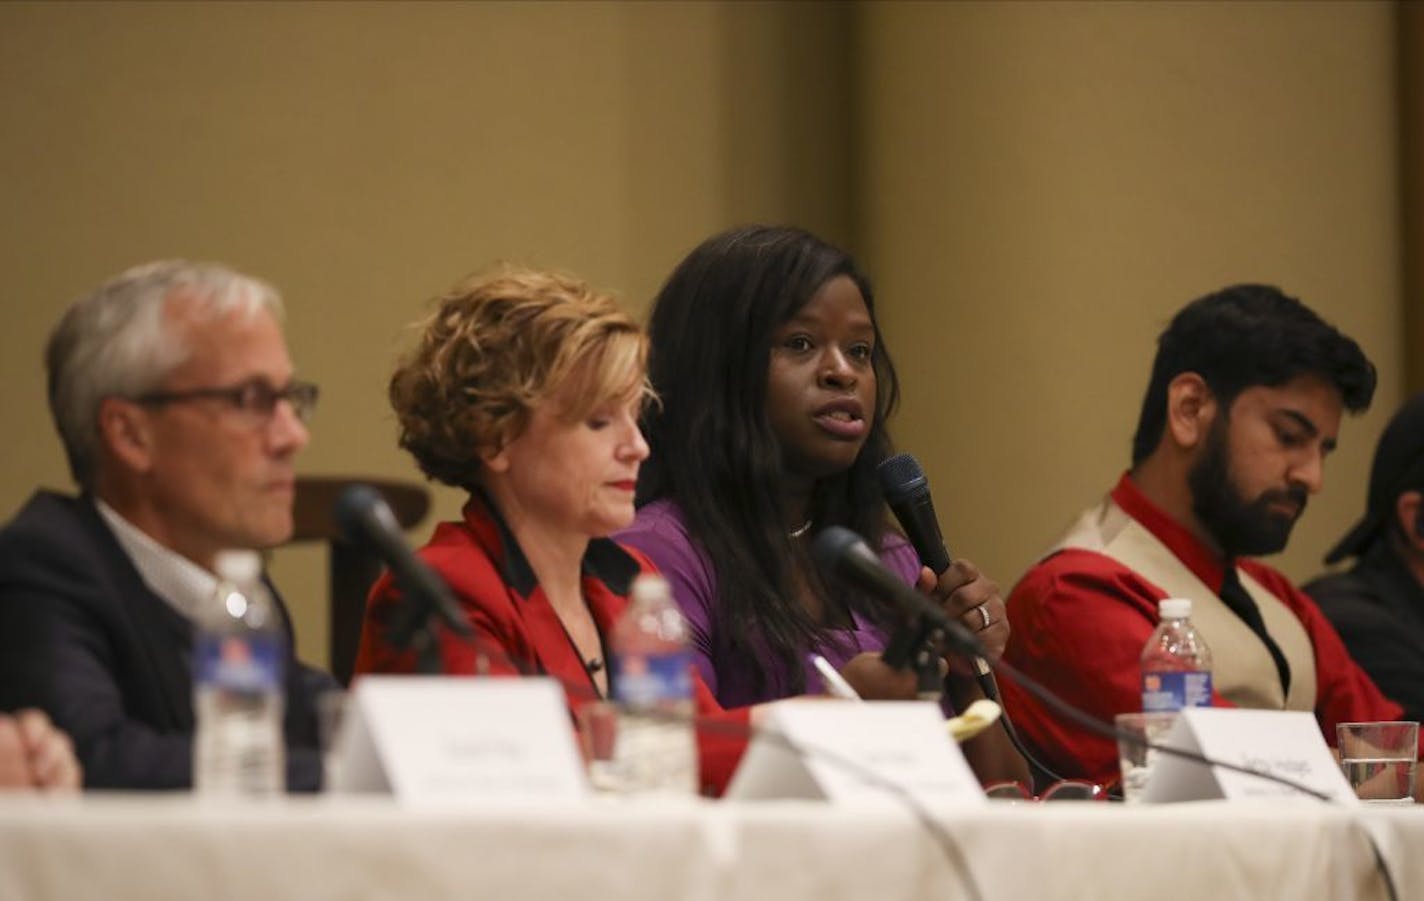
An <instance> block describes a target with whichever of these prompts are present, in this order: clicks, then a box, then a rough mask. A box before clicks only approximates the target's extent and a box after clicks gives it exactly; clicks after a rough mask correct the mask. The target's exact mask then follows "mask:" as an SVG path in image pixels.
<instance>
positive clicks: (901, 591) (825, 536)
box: [812, 526, 1398, 899]
mask: <svg viewBox="0 0 1424 901" xmlns="http://www.w3.org/2000/svg"><path fill="white" fill-rule="evenodd" d="M812 551H813V554H814V556H815V558H816V560H817V562H818V563H819V564H820V565H821V566H823V567H824V568H825V569H826V570H827V571H828V572H830V573H831V574H833V575H835V576H836V577H838V578H841V579H844V580H847V581H849V582H851V583H852V584H855V585H857V587H860V588H861V589H862V590H868V591H871V592H879V593H884V594H886V595H887V596H889V597H892V598H895V599H896V600H897V601H898V602H899V603H900V604H901V605H903V606H904V608H905V609H906V610H907V611H909V612H911V613H912V614H914V615H916V616H918V617H922V618H926V619H929V620H931V621H933V622H936V623H938V624H939V626H940V629H941V631H942V633H943V634H944V636H945V640H946V641H948V642H949V643H950V645H951V646H952V647H953V648H954V649H955V650H957V651H959V652H961V653H964V654H968V655H971V656H978V657H982V656H983V652H984V648H983V647H982V646H981V645H980V643H979V641H978V639H977V638H975V637H974V635H973V633H971V632H970V631H969V630H968V629H966V628H965V627H964V626H963V625H962V624H961V623H959V622H957V621H956V620H954V619H953V618H952V617H950V616H948V615H947V614H945V612H944V611H943V610H942V609H941V608H940V607H939V606H938V605H936V604H934V603H933V602H931V601H930V600H929V599H928V598H926V597H924V596H923V595H921V594H920V593H919V592H918V591H916V590H915V589H913V588H911V587H910V586H908V585H905V584H904V583H903V582H901V581H900V580H899V578H898V577H897V576H895V575H894V574H893V573H891V572H890V571H889V570H888V569H886V567H885V566H884V564H882V563H881V562H880V558H879V557H878V556H877V555H876V554H875V552H874V551H872V550H871V549H870V547H869V545H867V544H866V543H865V539H863V538H861V537H860V536H859V535H857V534H856V533H854V532H852V531H851V530H849V529H845V528H841V527H839V526H831V527H828V528H826V529H825V530H823V531H822V532H821V533H820V534H819V535H817V536H816V539H815V541H814V542H813V544H812ZM993 667H994V669H995V670H998V671H1001V672H1003V673H1004V674H1005V675H1007V676H1008V677H1009V678H1010V679H1012V680H1014V681H1015V682H1016V683H1017V684H1018V685H1020V686H1021V687H1022V688H1024V689H1025V690H1027V691H1028V692H1029V693H1030V694H1032V695H1034V696H1035V697H1037V698H1039V699H1040V700H1041V701H1043V703H1045V704H1046V705H1048V706H1049V707H1050V708H1051V709H1053V710H1054V711H1056V712H1058V713H1059V714H1061V715H1062V716H1064V717H1066V718H1067V719H1068V720H1069V721H1071V722H1073V723H1076V724H1077V725H1079V726H1082V727H1083V728H1086V729H1088V730H1089V731H1091V732H1095V733H1097V734H1099V735H1102V736H1106V737H1109V738H1114V739H1118V740H1123V741H1126V742H1127V743H1129V744H1132V745H1136V746H1139V747H1143V748H1147V749H1149V750H1155V751H1157V752H1158V753H1161V754H1165V755H1167V756H1171V757H1178V758H1181V759H1184V760H1190V761H1193V762H1195V763H1199V764H1202V765H1204V766H1207V767H1219V768H1221V769H1225V770H1230V771H1232V772H1237V773H1243V774H1245V775H1248V776H1253V777H1255V778H1257V779H1263V780H1265V781H1267V782H1274V783H1277V784H1279V785H1283V786H1286V787H1287V788H1290V789H1292V790H1293V791H1296V792H1299V793H1301V794H1304V795H1307V796H1309V797H1312V798H1315V799H1316V800H1319V801H1323V802H1325V803H1327V804H1334V803H1335V802H1334V799H1333V798H1331V797H1330V796H1329V795H1327V794H1325V793H1324V792H1321V791H1319V790H1317V789H1314V788H1311V787H1310V786H1307V785H1304V784H1302V783H1300V782H1297V781H1296V780H1294V779H1289V778H1287V777H1284V776H1278V775H1276V774H1275V773H1270V772H1265V771H1262V770H1258V769H1254V768H1252V767H1247V766H1242V765H1240V764H1236V763H1231V762H1228V761H1225V760H1215V759H1213V758H1210V757H1207V756H1206V755H1204V754H1198V753H1196V752H1194V751H1186V750H1183V749H1179V748H1174V747H1171V746H1170V745H1162V744H1158V743H1156V742H1151V741H1148V740H1147V739H1145V738H1143V737H1142V736H1140V735H1135V734H1133V733H1131V732H1127V731H1126V730H1122V729H1118V728H1117V727H1116V726H1114V725H1112V724H1111V723H1107V722H1104V721H1102V720H1099V719H1098V718H1097V717H1095V716H1092V715H1091V714H1089V713H1087V712H1085V711H1082V710H1079V709H1078V708H1077V707H1074V706H1073V705H1071V704H1069V703H1068V702H1066V701H1064V700H1063V699H1062V698H1060V697H1058V696H1057V695H1056V694H1054V693H1053V692H1052V691H1051V690H1049V689H1048V687H1047V686H1045V685H1043V684H1041V683H1040V682H1038V681H1037V680H1035V679H1033V678H1031V677H1029V676H1028V675H1027V674H1025V673H1023V672H1021V671H1019V670H1018V669H1017V668H1015V667H1013V666H1012V665H1010V664H1008V663H1005V662H1004V660H1003V659H1002V658H1000V659H999V660H996V661H994V663H993ZM1362 828H1363V827H1362ZM1363 831H1364V833H1365V837H1366V840H1367V841H1368V842H1369V845H1370V849H1371V851H1372V853H1373V855H1374V859H1375V865H1376V867H1377V869H1378V870H1379V872H1380V875H1381V877H1382V879H1383V881H1384V883H1385V888H1386V890H1387V891H1388V893H1389V896H1390V898H1391V899H1396V898H1397V897H1398V894H1397V892H1396V890H1395V885H1394V878H1393V876H1392V874H1391V873H1390V871H1389V867H1388V866H1387V865H1386V863H1385V860H1384V855H1383V854H1382V853H1381V851H1380V849H1379V847H1378V845H1377V844H1376V842H1375V839H1374V836H1373V835H1372V834H1370V832H1369V830H1368V829H1364V830H1363Z"/></svg>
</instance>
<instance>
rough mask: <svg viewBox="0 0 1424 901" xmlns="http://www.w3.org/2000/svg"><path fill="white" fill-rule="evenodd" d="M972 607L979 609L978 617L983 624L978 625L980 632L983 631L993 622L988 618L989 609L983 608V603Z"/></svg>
mask: <svg viewBox="0 0 1424 901" xmlns="http://www.w3.org/2000/svg"><path fill="white" fill-rule="evenodd" d="M974 609H975V610H978V611H979V619H980V620H982V621H983V623H984V625H982V626H980V627H979V631H980V632H983V631H984V630H985V629H987V628H989V627H990V626H992V625H993V624H994V621H993V620H992V619H990V618H989V611H988V610H986V609H984V605H983V604H980V605H979V606H978V607H975V608H974Z"/></svg>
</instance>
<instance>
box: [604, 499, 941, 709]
mask: <svg viewBox="0 0 1424 901" xmlns="http://www.w3.org/2000/svg"><path fill="white" fill-rule="evenodd" d="M613 537H614V538H615V539H617V540H618V541H619V542H621V543H623V544H626V545H628V546H630V547H633V548H637V549H638V550H640V551H642V552H643V553H644V554H646V555H647V556H648V558H649V559H651V560H652V561H653V564H654V565H655V566H657V568H658V569H659V571H661V572H662V574H663V575H664V576H665V577H666V578H667V580H668V584H669V585H671V586H672V593H673V597H674V598H676V599H677V603H678V606H680V607H681V608H682V613H683V616H685V617H686V618H687V623H688V626H689V627H690V629H691V632H692V644H693V653H694V656H695V657H696V663H697V669H698V672H699V673H701V675H702V680H703V681H704V682H706V683H707V687H708V688H710V689H711V690H712V693H713V694H714V695H716V697H717V701H718V703H720V704H721V705H722V706H723V707H726V708H732V707H742V706H745V705H748V704H759V703H762V702H764V701H774V700H776V699H778V698H785V697H790V696H791V695H793V694H795V693H796V691H795V689H794V688H793V687H792V686H793V684H794V683H793V680H792V674H791V673H790V672H789V671H788V670H787V667H786V664H785V662H784V661H782V660H781V659H780V658H778V657H773V656H772V655H770V654H767V655H765V656H764V657H763V658H762V659H761V661H760V664H761V670H762V677H763V680H764V681H763V684H762V685H760V686H758V684H757V674H756V673H754V672H750V671H749V670H748V668H747V667H746V666H745V664H744V662H739V661H738V660H735V659H731V657H730V655H728V654H727V652H726V650H725V648H719V646H718V643H717V642H715V641H714V640H713V635H712V628H713V625H712V624H713V616H712V608H713V605H714V604H716V603H717V581H716V579H717V576H716V572H715V571H714V570H713V568H712V562H711V561H710V560H709V559H708V557H707V554H706V552H705V551H703V549H702V547H701V546H700V545H698V544H696V543H695V542H694V541H693V538H692V536H691V535H689V534H688V532H687V525H686V523H685V522H684V521H683V518H682V511H681V510H679V509H678V508H677V505H676V504H674V503H672V502H671V501H666V500H660V501H654V502H653V503H651V504H648V505H647V506H645V507H643V508H642V509H641V510H639V511H638V517H637V519H635V520H634V521H633V524H632V525H631V526H629V527H628V528H626V529H624V530H623V531H621V532H619V533H618V534H616V535H614V536H613ZM880 559H881V562H883V563H884V564H885V565H886V566H887V567H889V568H890V570H891V571H892V572H894V573H896V574H898V575H899V576H900V577H901V578H903V579H904V580H905V582H906V583H907V584H910V585H913V584H915V580H916V579H917V578H919V574H920V560H919V557H918V556H916V554H915V550H914V548H912V547H910V545H909V543H908V542H907V541H905V539H904V538H903V537H901V536H900V535H897V534H895V533H893V532H887V533H886V535H885V540H884V546H883V548H882V550H881V552H880ZM851 616H852V617H853V620H854V623H853V625H854V628H852V629H838V630H833V631H831V632H829V633H828V635H827V637H826V638H825V640H824V641H823V643H822V645H821V646H820V647H819V648H817V650H818V651H819V652H820V654H821V656H823V657H825V658H826V660H827V661H829V662H830V664H831V666H834V667H835V668H836V669H841V668H842V667H844V666H845V665H846V663H847V662H849V661H850V659H851V658H852V657H854V656H855V655H856V654H859V653H862V652H864V651H880V650H882V649H884V647H885V643H886V641H887V640H888V639H887V637H886V635H885V632H884V630H883V629H881V628H879V627H878V626H876V625H874V624H873V623H870V622H868V621H867V620H865V619H864V618H863V617H862V616H860V615H859V614H858V613H855V612H852V614H851ZM802 668H803V672H804V674H805V678H804V681H805V685H806V691H808V692H813V693H814V692H816V691H818V690H819V689H820V688H821V677H820V675H819V674H818V673H817V672H816V670H815V667H813V666H812V665H811V664H810V662H809V661H802Z"/></svg>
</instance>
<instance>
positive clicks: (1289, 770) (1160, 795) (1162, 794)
mask: <svg viewBox="0 0 1424 901" xmlns="http://www.w3.org/2000/svg"><path fill="white" fill-rule="evenodd" d="M1165 743H1166V744H1169V745H1171V746H1173V747H1177V748H1182V749H1183V750H1187V751H1195V752H1197V753H1198V754H1202V755H1203V756H1206V757H1209V758H1211V759H1213V760H1220V761H1223V762H1225V763H1231V764H1235V765H1237V766H1242V767H1247V768H1249V769H1252V770H1256V771H1258V772H1264V773H1269V774H1271V775H1274V776H1280V777H1283V778H1286V779H1289V780H1291V781H1293V782H1298V783H1300V784H1301V785H1304V786H1307V787H1309V788H1312V789H1314V790H1316V791H1318V792H1322V793H1323V794H1326V795H1328V796H1329V797H1330V798H1331V799H1333V800H1335V801H1339V802H1341V803H1345V804H1356V803H1358V801H1357V799H1356V798H1355V793H1354V791H1353V790H1351V788H1350V783H1349V782H1348V781H1346V779H1345V776H1344V774H1343V773H1341V772H1340V765H1339V764H1338V763H1336V762H1335V757H1334V755H1333V754H1331V753H1330V748H1329V747H1328V746H1326V744H1325V739H1324V737H1323V736H1322V735H1321V734H1320V726H1319V724H1317V723H1316V721H1315V717H1314V716H1312V715H1311V714H1309V713H1304V712H1300V711H1283V710H1241V709H1233V708H1228V707H1196V708H1191V709H1188V710H1183V711H1182V714H1181V716H1179V717H1178V718H1177V721H1176V723H1175V724H1173V726H1172V730H1171V731H1170V732H1168V733H1167V736H1166V740H1165ZM1308 797H1309V796H1308V795H1306V794H1305V793H1303V792H1300V791H1297V790H1296V789H1293V788H1291V787H1290V786H1287V785H1282V784H1281V783H1279V782H1274V781H1272V780H1269V779H1262V778H1260V777H1258V776H1254V775H1251V774H1250V773H1242V772H1238V771H1236V770H1230V769H1226V768H1225V767H1219V766H1213V767H1207V766H1205V765H1204V764H1201V763H1198V762H1196V761H1193V760H1185V759H1183V758H1181V757H1173V756H1169V755H1165V754H1163V755H1160V756H1159V757H1158V758H1157V761H1156V763H1155V764H1154V765H1153V767H1152V776H1151V777H1150V778H1149V779H1148V781H1147V786H1146V788H1145V790H1144V793H1143V800H1144V801H1147V802H1160V801H1200V800H1208V799H1213V798H1226V799H1229V800H1243V799H1247V798H1252V799H1255V798H1308Z"/></svg>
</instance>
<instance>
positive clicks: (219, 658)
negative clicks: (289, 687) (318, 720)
mask: <svg viewBox="0 0 1424 901" xmlns="http://www.w3.org/2000/svg"><path fill="white" fill-rule="evenodd" d="M284 651H285V642H284V641H283V640H282V639H281V637H279V636H276V635H200V636H199V637H198V641H197V646H196V648H195V653H194V655H193V675H194V679H195V681H196V682H197V684H199V685H207V686H211V687H214V688H221V689H224V690H226V691H237V692H260V691H268V690H274V689H275V690H280V689H281V686H282V662H283V659H284V657H285V656H286V655H285V653H284Z"/></svg>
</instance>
